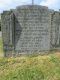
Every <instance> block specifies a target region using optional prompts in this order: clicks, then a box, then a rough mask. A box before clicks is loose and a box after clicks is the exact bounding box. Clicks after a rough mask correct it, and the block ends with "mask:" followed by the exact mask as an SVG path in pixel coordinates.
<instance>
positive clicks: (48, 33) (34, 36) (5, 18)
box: [2, 5, 60, 55]
mask: <svg viewBox="0 0 60 80" xmlns="http://www.w3.org/2000/svg"><path fill="white" fill-rule="evenodd" d="M2 36H3V44H4V51H5V53H6V55H11V51H12V52H13V51H14V52H15V54H16V55H18V54H25V53H27V54H32V53H39V52H41V51H42V52H44V51H50V50H53V49H59V48H60V12H55V11H52V10H49V9H48V8H47V7H45V6H38V5H25V6H20V7H17V8H16V9H14V10H10V11H5V12H3V13H2ZM9 52H10V53H9Z"/></svg>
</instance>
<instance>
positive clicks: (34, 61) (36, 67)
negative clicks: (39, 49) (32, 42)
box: [0, 53, 60, 80]
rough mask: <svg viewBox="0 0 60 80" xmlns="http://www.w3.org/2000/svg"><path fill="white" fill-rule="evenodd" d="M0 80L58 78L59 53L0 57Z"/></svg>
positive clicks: (59, 72)
mask: <svg viewBox="0 0 60 80" xmlns="http://www.w3.org/2000/svg"><path fill="white" fill-rule="evenodd" d="M0 80H60V53H59V54H50V55H46V56H40V55H39V56H35V57H31V56H30V57H29V56H21V57H17V58H12V57H11V58H0Z"/></svg>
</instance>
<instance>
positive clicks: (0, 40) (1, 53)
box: [0, 38, 3, 56]
mask: <svg viewBox="0 0 60 80" xmlns="http://www.w3.org/2000/svg"><path fill="white" fill-rule="evenodd" d="M1 55H3V44H2V38H0V56H1Z"/></svg>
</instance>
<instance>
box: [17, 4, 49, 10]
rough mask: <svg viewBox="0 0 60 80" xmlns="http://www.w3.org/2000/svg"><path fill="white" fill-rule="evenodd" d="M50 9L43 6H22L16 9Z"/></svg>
mask: <svg viewBox="0 0 60 80" xmlns="http://www.w3.org/2000/svg"><path fill="white" fill-rule="evenodd" d="M31 8H33V9H48V7H46V6H41V5H22V6H18V7H16V9H31Z"/></svg>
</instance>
